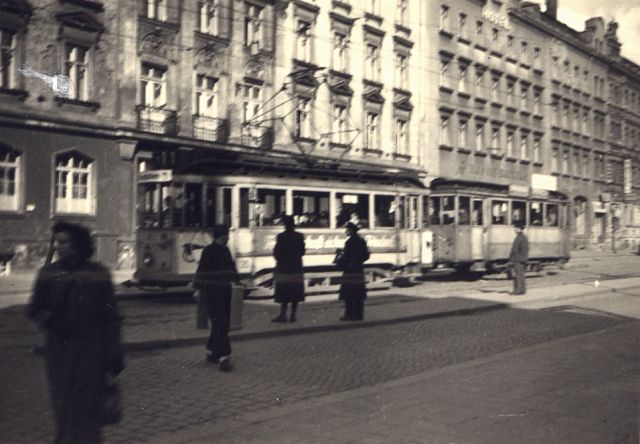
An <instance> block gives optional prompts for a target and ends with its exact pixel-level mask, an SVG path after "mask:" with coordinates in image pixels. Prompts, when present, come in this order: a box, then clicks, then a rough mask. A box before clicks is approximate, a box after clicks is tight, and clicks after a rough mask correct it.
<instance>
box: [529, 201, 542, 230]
mask: <svg viewBox="0 0 640 444" xmlns="http://www.w3.org/2000/svg"><path fill="white" fill-rule="evenodd" d="M543 207H544V205H543V204H542V202H531V203H529V225H533V226H542V223H543V220H544V216H543Z"/></svg>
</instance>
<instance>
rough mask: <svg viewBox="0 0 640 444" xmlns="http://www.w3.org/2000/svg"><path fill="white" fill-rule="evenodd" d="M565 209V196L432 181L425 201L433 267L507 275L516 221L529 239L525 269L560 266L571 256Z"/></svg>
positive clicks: (517, 189)
mask: <svg viewBox="0 0 640 444" xmlns="http://www.w3.org/2000/svg"><path fill="white" fill-rule="evenodd" d="M567 209H568V201H567V197H566V196H565V195H563V194H561V193H558V192H554V191H543V190H529V189H528V187H524V189H522V187H513V186H512V187H509V186H490V185H486V184H478V183H470V182H464V181H451V180H441V179H436V180H434V181H432V182H431V195H430V197H429V227H430V228H431V230H432V232H433V245H432V248H433V264H434V265H435V266H444V267H452V268H455V269H456V270H458V271H459V272H461V273H464V272H467V271H477V272H484V273H500V272H504V271H507V272H509V268H508V259H509V254H510V252H511V244H512V242H513V239H514V238H515V230H514V225H515V224H516V223H518V222H522V223H524V224H525V234H526V236H527V238H528V239H529V261H528V263H527V270H529V271H541V270H542V269H543V268H544V267H545V266H549V265H560V264H564V263H566V262H567V261H568V260H569V257H570V255H569V231H568V219H567V217H568V213H567Z"/></svg>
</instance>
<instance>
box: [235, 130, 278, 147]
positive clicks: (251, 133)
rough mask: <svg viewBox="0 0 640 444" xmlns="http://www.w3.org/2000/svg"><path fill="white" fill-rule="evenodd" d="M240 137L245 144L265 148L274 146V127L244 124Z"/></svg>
mask: <svg viewBox="0 0 640 444" xmlns="http://www.w3.org/2000/svg"><path fill="white" fill-rule="evenodd" d="M240 137H241V141H242V144H243V145H247V146H253V147H256V148H264V149H267V148H271V147H272V146H273V128H269V127H263V126H258V125H242V128H241V131H240Z"/></svg>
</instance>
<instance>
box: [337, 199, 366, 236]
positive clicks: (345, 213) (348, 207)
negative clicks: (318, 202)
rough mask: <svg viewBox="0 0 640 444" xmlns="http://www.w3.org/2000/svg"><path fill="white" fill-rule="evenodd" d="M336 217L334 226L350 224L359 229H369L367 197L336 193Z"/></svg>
mask: <svg viewBox="0 0 640 444" xmlns="http://www.w3.org/2000/svg"><path fill="white" fill-rule="evenodd" d="M336 200H337V203H338V215H337V216H336V226H337V227H342V226H344V224H346V223H347V222H352V223H354V224H356V225H358V226H359V227H360V228H369V195H368V194H350V193H336Z"/></svg>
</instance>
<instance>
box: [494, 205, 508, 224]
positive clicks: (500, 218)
mask: <svg viewBox="0 0 640 444" xmlns="http://www.w3.org/2000/svg"><path fill="white" fill-rule="evenodd" d="M508 221H509V203H508V202H507V201H506V200H494V201H492V202H491V224H492V225H507V223H508Z"/></svg>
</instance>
